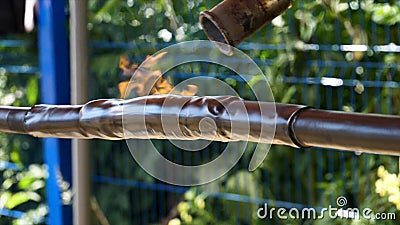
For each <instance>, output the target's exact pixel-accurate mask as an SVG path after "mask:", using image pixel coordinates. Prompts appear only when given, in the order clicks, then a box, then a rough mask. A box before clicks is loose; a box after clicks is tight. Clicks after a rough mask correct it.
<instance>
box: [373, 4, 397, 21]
mask: <svg viewBox="0 0 400 225" xmlns="http://www.w3.org/2000/svg"><path fill="white" fill-rule="evenodd" d="M372 12H373V15H372V20H373V21H374V22H375V23H377V24H382V25H394V24H396V23H398V22H400V9H399V7H398V6H397V5H390V4H388V3H385V4H375V5H374V6H373V8H372Z"/></svg>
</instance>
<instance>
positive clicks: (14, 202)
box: [5, 192, 41, 209]
mask: <svg viewBox="0 0 400 225" xmlns="http://www.w3.org/2000/svg"><path fill="white" fill-rule="evenodd" d="M40 199H41V198H40V195H39V194H37V193H35V192H17V193H15V194H13V195H12V196H11V197H9V198H8V200H7V202H6V204H5V207H6V208H7V209H13V208H15V207H17V206H19V205H21V204H23V203H25V202H28V201H30V200H32V201H36V202H38V201H40Z"/></svg>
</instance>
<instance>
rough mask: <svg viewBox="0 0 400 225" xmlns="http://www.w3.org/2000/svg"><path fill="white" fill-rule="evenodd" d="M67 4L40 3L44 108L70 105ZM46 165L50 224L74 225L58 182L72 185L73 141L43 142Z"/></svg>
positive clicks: (62, 0)
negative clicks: (59, 180) (62, 198)
mask: <svg viewBox="0 0 400 225" xmlns="http://www.w3.org/2000/svg"><path fill="white" fill-rule="evenodd" d="M65 3H66V2H65V0H40V1H39V28H38V29H39V61H40V70H41V96H42V99H41V100H42V103H44V104H69V103H70V78H69V51H68V50H69V44H68V35H67V26H66V25H67V17H66V15H65V9H66V8H65V7H66V5H65ZM43 148H44V157H45V159H44V160H45V163H46V164H47V166H48V172H49V178H48V179H47V183H46V194H47V204H48V207H49V216H48V224H51V225H70V224H72V207H71V206H63V205H62V200H61V192H60V188H59V185H58V183H57V180H58V179H59V178H60V175H61V176H62V177H63V179H64V180H65V181H67V182H69V183H71V180H72V179H71V141H70V140H61V139H55V138H46V139H43Z"/></svg>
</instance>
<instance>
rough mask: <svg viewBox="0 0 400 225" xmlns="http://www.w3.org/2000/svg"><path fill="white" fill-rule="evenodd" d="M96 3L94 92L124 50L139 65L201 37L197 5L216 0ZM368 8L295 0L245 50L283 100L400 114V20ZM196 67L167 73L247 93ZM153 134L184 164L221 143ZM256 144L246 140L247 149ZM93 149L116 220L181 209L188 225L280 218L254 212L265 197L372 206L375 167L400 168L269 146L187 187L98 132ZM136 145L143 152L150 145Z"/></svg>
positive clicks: (220, 74) (99, 193)
mask: <svg viewBox="0 0 400 225" xmlns="http://www.w3.org/2000/svg"><path fill="white" fill-rule="evenodd" d="M92 3H93V4H92V5H91V9H92V10H93V12H91V13H92V14H91V23H90V24H89V28H90V29H91V35H92V38H91V51H92V66H91V68H92V70H91V71H92V73H91V77H92V83H93V86H92V87H94V88H93V89H92V94H93V97H95V98H97V97H118V89H117V83H118V81H119V80H120V79H121V78H120V73H119V72H118V60H119V56H120V55H121V54H123V53H126V52H127V53H128V55H129V57H130V60H132V61H133V62H137V63H140V62H141V61H142V60H143V59H144V58H145V56H146V55H148V54H152V53H154V52H155V51H156V50H159V49H161V48H163V47H165V46H168V45H171V44H173V43H177V42H179V41H184V40H196V39H206V37H205V35H204V34H203V32H202V30H201V29H200V27H199V24H198V14H199V13H200V12H201V11H202V10H205V9H210V8H212V7H213V6H214V5H216V4H217V3H218V1H206V2H204V1H183V2H178V1H160V2H156V1H154V2H144V1H143V2H140V1H139V2H137V1H127V2H126V3H125V2H124V3H123V4H116V3H115V5H114V6H113V8H112V9H109V8H107V7H111V3H110V2H103V1H92ZM375 4H377V2H375ZM373 6H374V2H373V1H344V2H339V1H316V2H314V1H294V2H293V6H292V8H291V9H289V10H288V11H287V12H286V13H285V14H284V15H283V16H282V17H279V18H278V19H276V20H274V21H273V23H272V24H269V25H267V26H265V27H264V28H263V29H261V30H260V31H259V32H257V33H256V34H255V35H254V36H253V37H251V38H250V39H248V40H247V41H246V42H245V43H242V44H241V45H239V49H241V50H243V51H245V52H246V53H247V54H249V55H250V56H251V57H252V58H253V59H254V60H255V62H256V63H257V64H258V65H259V66H260V68H261V69H262V70H263V71H264V72H265V74H266V76H267V77H268V79H269V82H270V85H271V88H272V90H273V92H274V95H275V99H276V101H277V102H284V103H295V104H305V105H310V106H312V107H316V108H322V109H333V110H340V111H355V112H366V113H381V114H393V115H398V114H399V113H400V104H399V102H400V97H399V96H400V86H399V85H400V83H399V80H400V73H399V68H400V64H399V61H398V56H399V55H398V54H399V53H398V52H399V51H400V47H399V46H398V44H399V42H400V31H399V30H400V29H399V28H400V24H398V23H395V24H394V25H393V24H389V23H388V24H384V23H385V22H382V21H380V20H379V19H376V18H374V16H375V17H377V15H376V12H375V11H373V10H372V8H373ZM107 10H108V11H107ZM113 10H115V11H118V12H119V14H118V16H117V17H111V16H110V15H111V14H112V13H113V12H115V11H113ZM165 33H166V34H165ZM193 68H195V66H194V65H192V67H190V66H189V67H188V68H186V69H185V68H178V69H176V70H175V71H174V72H172V73H168V74H167V76H169V77H170V78H172V80H173V81H174V82H179V81H180V80H184V79H187V78H190V77H193V76H201V75H205V76H213V77H217V78H218V79H220V80H223V81H224V82H227V83H228V82H229V83H230V85H231V86H232V87H233V88H235V90H237V91H238V92H239V93H240V94H241V97H244V98H246V97H248V98H250V97H249V96H246V85H245V84H244V83H243V82H241V81H240V80H235V81H232V77H233V78H234V76H232V74H230V73H229V71H224V70H221V68H218V67H217V66H212V65H208V66H203V67H202V68H201V69H200V70H197V71H196V69H193ZM377 135H379V134H377ZM153 143H154V144H155V145H157V146H159V147H160V148H161V149H162V150H161V152H162V154H164V155H165V156H166V157H167V158H170V159H172V160H175V161H178V162H183V163H188V164H191V163H193V164H196V163H200V162H202V161H203V160H208V159H210V158H213V157H215V155H218V154H219V152H220V151H221V149H223V144H222V143H213V144H212V145H211V146H209V147H208V148H207V149H205V150H204V152H203V153H202V154H200V153H199V154H185V153H182V152H179V149H176V147H174V146H173V145H172V144H171V143H169V142H168V141H154V142H153ZM253 147H254V146H252V145H251V144H250V145H249V146H248V147H247V148H248V149H247V152H251V151H252V148H253ZM93 149H96V151H95V152H94V154H93V162H94V167H93V169H94V170H93V175H94V177H93V182H94V191H95V195H96V197H97V198H98V201H99V203H100V205H101V208H102V209H103V210H104V213H105V215H106V217H107V218H108V219H109V221H110V222H111V223H112V224H167V223H168V222H167V221H169V220H170V219H172V218H175V217H177V218H180V220H181V221H182V222H183V223H184V224H225V223H227V224H285V221H282V220H277V219H276V218H275V219H268V220H265V221H264V220H260V219H257V218H256V216H255V213H256V212H257V209H258V208H259V207H260V206H262V205H263V204H264V203H268V204H269V205H272V206H275V207H285V208H290V207H295V208H304V207H307V206H313V207H323V206H327V205H328V204H332V205H335V204H336V199H337V198H338V197H339V196H345V197H346V198H347V199H348V205H347V206H348V207H361V206H365V205H373V203H372V201H374V200H373V199H374V197H373V196H375V195H376V193H375V188H374V183H375V180H376V169H377V167H378V165H381V164H383V165H386V166H387V168H390V169H391V170H393V171H396V170H397V168H398V158H396V157H387V156H376V155H370V154H361V155H360V154H357V153H353V152H344V151H338V150H329V149H317V148H310V149H291V148H288V147H282V146H272V148H271V150H270V152H269V154H268V157H267V159H266V160H265V161H264V163H263V164H262V165H261V168H259V169H258V170H256V171H255V172H254V173H248V172H246V169H247V166H248V163H249V159H250V156H251V155H250V154H245V156H244V157H243V158H242V159H241V160H240V162H239V163H238V164H237V165H236V166H235V167H234V168H233V169H232V170H231V171H230V172H229V173H228V174H227V175H226V176H225V177H223V178H221V179H220V180H217V181H214V182H212V183H210V184H208V185H203V186H199V187H194V188H186V187H178V186H171V185H168V184H165V183H162V182H159V181H157V180H155V179H153V178H152V177H150V176H149V175H147V174H146V173H145V172H144V171H143V170H142V169H141V168H140V167H139V166H138V165H137V164H136V162H135V161H134V160H133V159H132V157H131V156H130V154H129V150H128V149H127V147H126V144H125V143H124V142H108V141H95V143H93ZM138 150H140V151H146V146H138ZM177 152H178V153H177ZM191 195H193V196H200V198H199V199H203V198H204V199H205V206H204V207H205V208H201V207H200V209H199V206H196V204H195V203H194V202H195V200H192V197H191ZM193 198H194V199H196V197H193ZM182 203H184V204H182ZM185 204H186V205H185ZM182 207H189V209H187V210H186V211H185V209H182ZM185 213H186V214H185ZM187 214H189V215H190V216H191V217H190V218H188V217H187ZM324 221H325V223H326V222H327V221H326V220H324ZM293 222H294V223H293V224H314V223H315V224H318V223H319V221H316V220H314V221H311V222H309V221H305V220H301V219H299V220H294V221H293ZM343 223H344V224H346V221H343ZM322 224H323V222H322Z"/></svg>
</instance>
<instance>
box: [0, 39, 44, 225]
mask: <svg viewBox="0 0 400 225" xmlns="http://www.w3.org/2000/svg"><path fill="white" fill-rule="evenodd" d="M9 38H16V39H19V38H21V37H9ZM31 38H33V37H31V36H27V37H22V39H23V40H25V41H27V42H29V41H30V40H33V39H31ZM35 54H37V51H36V49H34V48H32V47H31V45H27V46H25V47H18V48H11V47H0V104H1V105H12V106H30V105H34V104H36V103H37V100H38V97H39V76H38V74H18V73H12V72H10V71H8V70H7V69H5V68H7V67H5V68H3V66H8V65H18V64H19V65H20V66H22V68H23V67H24V66H26V67H29V66H36V65H37V56H32V55H35ZM22 70H23V69H22ZM40 149H41V148H40V143H39V141H38V140H37V139H35V138H32V137H29V136H23V135H12V134H5V133H0V161H1V162H2V164H1V165H2V166H1V167H0V172H1V173H2V176H1V178H0V184H1V186H0V209H7V210H16V211H20V212H23V213H24V215H23V216H22V217H21V218H12V217H6V216H0V224H1V225H3V224H7V225H8V224H15V225H17V224H23V225H28V224H43V222H44V220H45V217H46V215H47V213H48V209H47V206H46V205H45V204H44V195H45V191H44V187H45V179H46V177H47V172H46V167H45V166H43V165H40V163H41V162H42V157H41V151H38V150H40ZM9 163H11V164H9ZM4 165H5V166H4ZM7 165H13V166H7Z"/></svg>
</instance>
